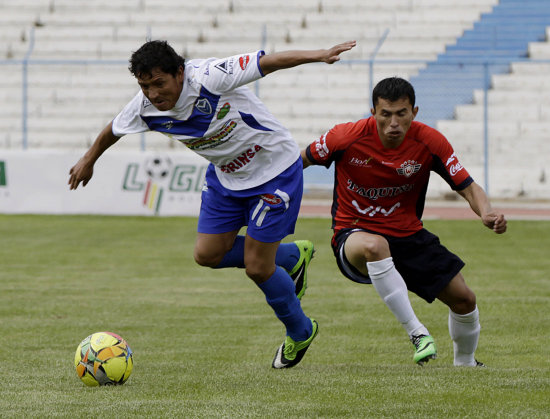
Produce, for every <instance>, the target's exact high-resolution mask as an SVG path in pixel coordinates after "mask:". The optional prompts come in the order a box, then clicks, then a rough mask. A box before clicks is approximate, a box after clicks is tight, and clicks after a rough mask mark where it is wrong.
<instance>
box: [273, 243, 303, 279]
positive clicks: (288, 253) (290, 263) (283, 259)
mask: <svg viewBox="0 0 550 419" xmlns="http://www.w3.org/2000/svg"><path fill="white" fill-rule="evenodd" d="M299 260H300V249H298V246H296V244H294V243H281V244H280V245H279V248H278V249H277V255H275V265H277V266H281V267H283V268H285V270H286V271H287V272H290V271H291V270H292V268H294V266H296V264H297V263H298V261H299Z"/></svg>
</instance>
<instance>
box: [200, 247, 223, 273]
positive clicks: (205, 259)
mask: <svg viewBox="0 0 550 419" xmlns="http://www.w3.org/2000/svg"><path fill="white" fill-rule="evenodd" d="M193 257H194V258H195V262H196V263H197V264H198V265H200V266H206V267H208V268H215V267H216V266H218V265H219V264H220V262H221V261H222V259H223V255H222V256H219V255H216V254H214V253H210V252H201V251H199V250H198V249H195V252H194V253H193Z"/></svg>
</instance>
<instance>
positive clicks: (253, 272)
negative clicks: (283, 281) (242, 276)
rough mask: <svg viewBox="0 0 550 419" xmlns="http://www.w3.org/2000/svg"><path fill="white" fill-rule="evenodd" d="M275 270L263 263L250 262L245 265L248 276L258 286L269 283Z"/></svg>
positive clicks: (273, 267)
mask: <svg viewBox="0 0 550 419" xmlns="http://www.w3.org/2000/svg"><path fill="white" fill-rule="evenodd" d="M274 270H275V266H269V265H267V264H265V263H263V262H249V263H247V264H246V265H245V272H246V276H248V277H249V278H250V279H252V280H253V281H254V282H256V283H257V284H261V283H262V282H265V281H267V280H268V279H269V278H270V277H271V275H273V271H274Z"/></svg>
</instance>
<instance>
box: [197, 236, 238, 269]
mask: <svg viewBox="0 0 550 419" xmlns="http://www.w3.org/2000/svg"><path fill="white" fill-rule="evenodd" d="M237 233H238V230H236V231H229V232H227V233H217V234H214V233H197V238H196V241H195V250H194V258H195V262H197V263H198V264H199V265H201V266H208V267H210V268H217V267H220V265H222V264H225V265H226V266H233V267H236V268H237V267H241V268H244V263H243V262H239V260H241V261H242V260H243V257H244V246H243V247H242V249H241V250H240V251H239V249H238V245H237V246H235V243H236V240H235V238H236V237H237ZM239 253H240V255H239ZM230 260H231V261H230ZM233 260H234V261H235V262H233ZM239 265H241V266H239Z"/></svg>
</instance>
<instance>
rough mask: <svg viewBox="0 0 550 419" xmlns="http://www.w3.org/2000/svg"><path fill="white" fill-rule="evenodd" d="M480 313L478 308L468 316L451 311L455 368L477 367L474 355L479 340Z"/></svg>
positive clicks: (450, 330) (450, 325)
mask: <svg viewBox="0 0 550 419" xmlns="http://www.w3.org/2000/svg"><path fill="white" fill-rule="evenodd" d="M480 331H481V326H480V324H479V311H478V309H477V306H476V308H475V310H474V311H472V312H471V313H468V314H457V313H455V312H453V311H451V310H449V334H450V335H451V339H452V340H453V347H454V353H455V359H454V365H455V366H475V365H476V361H475V358H474V353H475V351H476V348H477V342H478V340H479V332H480Z"/></svg>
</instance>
